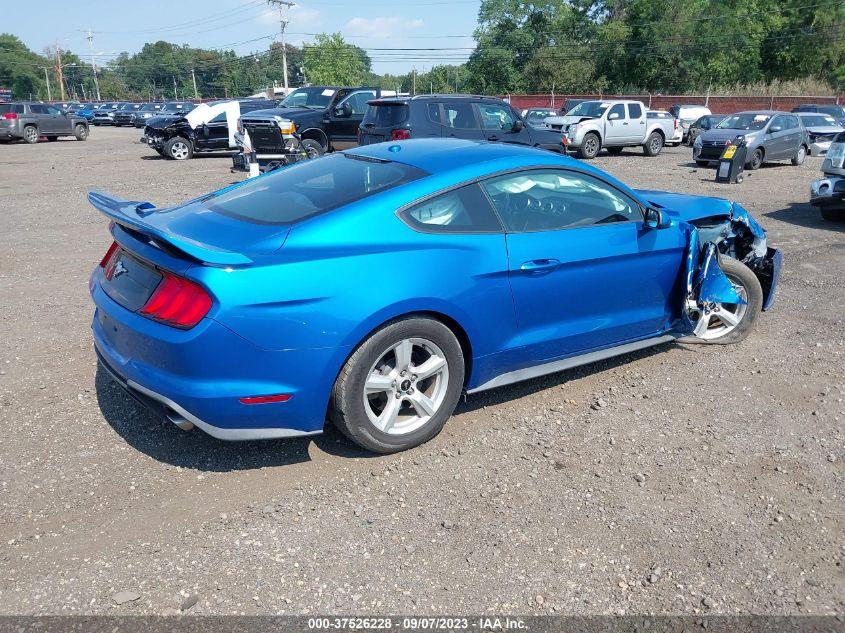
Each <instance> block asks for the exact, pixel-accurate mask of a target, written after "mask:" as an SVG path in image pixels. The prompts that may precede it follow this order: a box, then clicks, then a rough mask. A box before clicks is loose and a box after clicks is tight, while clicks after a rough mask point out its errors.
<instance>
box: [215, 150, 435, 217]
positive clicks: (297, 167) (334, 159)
mask: <svg viewBox="0 0 845 633" xmlns="http://www.w3.org/2000/svg"><path fill="white" fill-rule="evenodd" d="M426 175H428V174H427V173H426V172H424V171H422V170H421V169H417V168H415V167H411V166H409V165H403V164H401V163H394V162H389V161H380V160H373V159H368V158H363V157H359V156H354V155H350V154H333V155H332V156H324V157H322V158H319V159H316V160H309V161H303V162H300V163H295V164H293V165H291V166H290V167H286V168H284V169H280V170H278V171H275V172H271V173H270V174H267V175H265V176H262V177H260V178H255V179H253V180H251V181H248V182H247V184H245V185H241V186H240V187H237V188H235V189H232V190H230V191H227V192H224V193H221V194H220V195H217V196H214V197H212V198H211V199H209V200H208V201H207V204H206V206H207V207H208V208H209V209H210V210H211V211H214V212H215V213H221V214H223V215H226V216H229V217H232V218H235V219H238V220H244V221H246V222H254V223H257V224H290V223H292V222H298V221H300V220H304V219H305V218H309V217H311V216H313V215H317V214H319V213H324V212H326V211H331V210H332V209H336V208H338V207H342V206H344V205H346V204H349V203H351V202H355V201H356V200H360V199H362V198H366V197H367V196H371V195H374V194H376V193H379V192H382V191H386V190H388V189H392V188H393V187H398V186H399V185H403V184H405V183H407V182H410V181H412V180H416V179H418V178H422V177H423V176H426Z"/></svg>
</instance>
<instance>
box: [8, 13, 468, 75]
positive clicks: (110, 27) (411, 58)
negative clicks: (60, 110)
mask: <svg viewBox="0 0 845 633" xmlns="http://www.w3.org/2000/svg"><path fill="white" fill-rule="evenodd" d="M3 4H5V5H6V6H4V7H3V10H2V14H3V20H2V22H3V24H0V32H2V31H6V30H9V31H10V32H12V33H13V34H14V35H17V36H18V37H20V38H21V39H22V40H23V41H24V43H25V44H26V45H27V46H29V47H30V48H31V49H33V50H35V51H37V52H39V53H41V52H43V51H44V49H45V48H47V47H49V48H53V47H54V46H55V43H56V41H58V43H59V46H60V47H61V48H62V49H63V50H70V51H73V52H74V53H77V54H79V55H82V56H83V58H84V59H86V60H90V52H89V44H88V41H87V39H86V35H87V33H86V32H87V30H88V29H89V28H90V29H91V31H92V32H93V36H94V39H93V51H94V53H95V55H96V57H97V63H98V65H103V64H105V63H107V62H108V61H109V60H110V59H113V58H114V57H115V56H116V55H117V54H118V53H120V52H122V51H127V52H129V53H134V52H136V51H138V50H139V49H140V48H141V47H142V46H143V45H144V43H146V42H154V41H157V40H166V41H169V42H172V43H174V44H188V45H190V46H195V47H200V48H222V49H227V50H228V49H232V50H234V51H235V52H237V53H238V54H241V55H245V54H247V53H250V52H253V51H264V50H266V49H267V47H268V45H269V44H270V42H272V41H273V39H276V38H277V37H278V33H279V11H278V9H276V8H273V7H270V6H269V5H268V3H267V2H266V0H132V1H130V0H110V1H104V0H92V1H87V2H82V3H81V4H80V3H74V2H68V0H38V19H37V20H33V19H32V6H31V5H29V4H28V3H26V2H17V1H16V2H8V3H7V2H3ZM478 6H479V0H451V1H450V0H417V1H416V2H415V1H413V0H390V1H385V0H297V2H296V6H294V7H293V8H291V9H290V10H289V13H288V16H289V24H288V26H287V31H286V32H287V36H286V39H287V41H288V42H289V43H292V44H297V45H299V44H302V43H303V42H304V43H308V42H311V41H313V39H314V37H313V36H314V34H316V33H322V32H329V33H334V32H338V31H339V32H340V33H341V34H342V35H343V36H344V38H345V39H346V40H347V41H348V42H350V43H353V44H356V45H358V46H360V47H362V48H364V49H366V50H367V52H368V54H369V55H370V57H371V58H372V60H373V71H374V72H376V73H378V74H382V73H392V74H403V73H405V72H408V71H410V70H411V69H412V68H416V69H417V71H419V72H424V71H425V70H428V69H429V68H431V67H432V66H434V65H437V64H442V63H460V62H463V61H466V58H467V56H468V55H469V52H470V50H471V49H472V47H473V45H474V41H473V39H472V37H471V36H472V32H473V30H474V29H475V23H476V17H477V14H478ZM80 7H84V9H85V10H84V11H80ZM389 49H416V50H389ZM424 49H448V50H436V51H432V50H424Z"/></svg>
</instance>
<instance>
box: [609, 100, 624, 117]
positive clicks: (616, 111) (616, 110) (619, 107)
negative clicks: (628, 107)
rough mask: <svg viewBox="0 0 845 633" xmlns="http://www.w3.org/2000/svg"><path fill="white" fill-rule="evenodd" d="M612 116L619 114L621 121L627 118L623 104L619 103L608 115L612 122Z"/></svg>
mask: <svg viewBox="0 0 845 633" xmlns="http://www.w3.org/2000/svg"><path fill="white" fill-rule="evenodd" d="M611 114H618V115H619V118H620V119H624V118H625V106H624V105H623V104H621V103H617V104H616V105H615V106H613V107H612V108H611V109H610V112H608V113H607V119H608V120H610V115H611Z"/></svg>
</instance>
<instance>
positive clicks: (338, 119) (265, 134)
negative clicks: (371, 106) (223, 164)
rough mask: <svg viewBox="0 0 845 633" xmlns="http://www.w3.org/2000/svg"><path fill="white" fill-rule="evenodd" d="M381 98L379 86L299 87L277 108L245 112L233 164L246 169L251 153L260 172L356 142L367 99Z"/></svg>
mask: <svg viewBox="0 0 845 633" xmlns="http://www.w3.org/2000/svg"><path fill="white" fill-rule="evenodd" d="M379 97H381V90H380V89H379V88H371V87H367V86H359V87H357V88H351V87H342V86H309V87H307V88H298V89H296V90H294V91H293V92H292V93H290V94H289V95H288V96H287V97H285V98H284V100H282V102H281V103H280V104H279V105H278V106H277V107H275V108H272V109H269V110H256V111H253V112H249V113H248V114H244V115H242V116H241V119H240V122H239V124H238V132H239V144H240V145H241V152H240V153H238V154H235V155H234V156H233V157H232V162H233V167H234V169H235V170H238V171H247V170H248V165H249V161H250V156H251V154H252V153H253V152H254V156H255V158H256V159H257V161H258V164H259V166H260V169H261V171H266V170H267V169H273V168H275V167H278V166H279V165H283V164H287V163H288V162H291V161H295V160H298V159H300V158H315V157H317V156H321V155H322V154H324V153H325V152H329V151H334V150H340V149H346V148H349V147H354V146H355V145H357V144H358V126H359V125H360V124H361V121H362V120H363V119H364V113H365V112H366V111H367V102H368V101H371V100H372V99H377V98H379ZM289 122H292V123H293V126H294V127H293V128H291V126H290V125H289ZM292 129H293V135H292V134H291V133H290V132H291V130H292Z"/></svg>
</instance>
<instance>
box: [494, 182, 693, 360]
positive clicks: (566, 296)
mask: <svg viewBox="0 0 845 633" xmlns="http://www.w3.org/2000/svg"><path fill="white" fill-rule="evenodd" d="M481 185H482V187H483V189H484V190H485V191H486V192H487V194H488V196H489V197H490V199H491V201H492V202H493V204H494V206H495V208H496V210H497V212H498V214H499V216H500V218H501V220H502V223H503V225H504V227H505V230H506V239H507V248H508V257H509V263H508V271H509V280H510V284H511V291H512V293H513V299H514V305H515V307H516V311H517V320H518V324H519V332H520V337H521V341H522V343H523V344H524V345H525V346H526V350H527V352H528V355H529V356H530V357H531V358H533V359H534V360H535V361H547V360H552V359H556V358H561V357H565V356H571V355H576V354H580V353H584V352H588V351H590V350H594V349H598V348H603V347H608V346H613V345H617V344H621V343H624V342H628V341H632V340H637V339H642V338H648V337H651V336H655V335H657V334H659V333H660V332H662V331H664V330H666V329H667V328H668V327H670V325H671V324H672V323H673V322H674V321H675V319H676V318H677V317H678V314H679V312H678V311H679V309H680V306H681V303H682V300H681V299H682V296H681V293H682V290H681V277H682V274H681V271H682V269H683V262H684V260H685V253H686V246H687V245H686V238H685V237H684V236H683V234H682V232H681V231H680V230H679V229H678V226H677V223H673V224H672V225H671V226H669V227H668V228H662V229H654V228H646V227H645V225H644V222H643V216H642V213H643V211H642V208H641V206H640V204H639V203H638V202H637V201H636V200H634V199H633V198H631V197H630V196H628V195H627V194H625V193H624V192H622V191H621V190H619V189H617V188H616V187H614V186H613V185H611V184H609V183H607V182H605V181H603V180H601V179H599V178H598V177H596V176H592V175H589V174H586V173H582V172H578V171H574V170H567V169H558V168H553V169H552V168H550V169H532V170H523V171H517V172H513V173H510V174H506V175H503V176H497V177H494V178H490V179H487V180H484V181H482V182H481Z"/></svg>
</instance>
